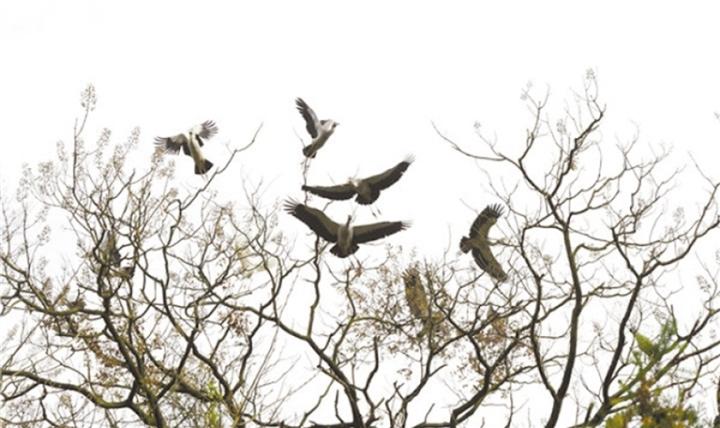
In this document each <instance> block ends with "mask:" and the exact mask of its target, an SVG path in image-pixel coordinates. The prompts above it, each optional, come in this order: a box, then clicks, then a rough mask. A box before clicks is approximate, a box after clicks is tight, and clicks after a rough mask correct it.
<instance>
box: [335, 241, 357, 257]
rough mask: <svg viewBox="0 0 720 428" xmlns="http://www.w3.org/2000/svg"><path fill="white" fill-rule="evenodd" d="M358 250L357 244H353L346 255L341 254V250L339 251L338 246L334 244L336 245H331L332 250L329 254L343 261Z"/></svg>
mask: <svg viewBox="0 0 720 428" xmlns="http://www.w3.org/2000/svg"><path fill="white" fill-rule="evenodd" d="M358 248H360V247H358V245H357V244H353V245H352V247H350V251H348V252H347V253H343V252H342V250H340V246H339V245H337V244H336V245H333V247H332V248H330V252H331V253H332V254H334V255H336V256H338V257H340V258H341V259H344V258H345V257H347V256H349V255H351V254H354V253H355V251H357V250H358Z"/></svg>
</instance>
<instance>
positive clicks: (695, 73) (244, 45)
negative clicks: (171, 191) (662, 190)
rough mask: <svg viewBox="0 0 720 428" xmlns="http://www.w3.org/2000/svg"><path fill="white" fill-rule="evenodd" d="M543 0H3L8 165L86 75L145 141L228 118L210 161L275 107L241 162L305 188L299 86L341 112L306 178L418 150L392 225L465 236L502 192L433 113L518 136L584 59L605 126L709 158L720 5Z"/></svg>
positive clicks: (717, 96) (67, 122) (321, 109)
mask: <svg viewBox="0 0 720 428" xmlns="http://www.w3.org/2000/svg"><path fill="white" fill-rule="evenodd" d="M470 3H474V5H470ZM537 3H539V2H484V3H483V2H446V1H443V2H439V1H438V2H418V1H412V2H380V1H377V2H376V1H365V2H361V3H354V4H350V3H348V2H337V1H309V2H307V1H304V2H290V1H288V2H278V1H267V2H243V4H242V5H240V2H217V1H203V2H184V1H167V2H146V1H123V2H113V3H112V4H110V3H109V2H97V1H69V2H57V1H35V0H33V1H27V0H23V1H4V2H2V3H0V54H1V57H2V67H1V68H0V70H1V71H0V77H1V78H0V117H2V120H3V123H4V124H5V127H4V130H5V135H4V140H5V143H4V147H5V150H4V151H3V156H2V157H0V178H2V179H3V181H4V182H5V183H6V184H9V183H13V182H14V180H15V177H16V176H17V171H18V170H19V168H20V165H21V163H22V162H35V161H38V160H42V159H44V158H45V159H46V158H51V157H52V156H53V155H54V150H55V143H56V141H57V140H59V139H64V140H66V141H68V140H69V139H70V136H71V131H72V124H73V119H74V117H75V116H76V115H77V114H78V113H79V106H78V99H79V93H80V91H81V90H82V89H83V88H84V86H85V85H86V84H87V83H93V84H94V85H95V86H96V88H97V92H98V96H99V104H98V108H97V111H96V113H95V115H94V118H93V120H92V122H91V127H90V133H89V136H90V137H93V136H94V135H96V133H97V132H99V129H101V128H102V127H109V128H111V129H112V130H113V132H114V136H115V138H116V139H117V141H122V140H124V139H125V138H126V136H127V135H128V134H129V132H130V130H131V129H132V128H133V127H134V126H140V127H141V129H142V140H141V142H142V144H144V145H145V146H147V147H146V148H144V150H147V153H148V156H149V154H150V153H151V151H152V147H151V146H152V138H153V137H154V136H155V135H168V134H172V133H176V132H179V131H183V130H185V129H186V128H188V127H189V126H192V125H194V124H195V123H198V122H200V121H203V120H205V119H213V120H215V121H216V122H217V123H218V125H219V127H220V130H221V134H220V136H219V138H217V139H216V140H217V141H218V142H217V143H216V142H213V144H209V145H208V157H209V158H210V159H211V160H213V161H214V162H215V163H216V164H217V163H218V161H222V160H223V157H224V156H226V155H227V150H226V149H225V148H224V147H223V144H222V143H224V142H226V141H228V142H230V145H231V146H240V145H243V144H245V143H246V142H247V140H248V139H249V137H250V135H251V134H252V132H253V131H254V129H255V128H256V127H257V126H258V125H259V124H260V123H261V122H264V123H265V126H264V129H263V131H262V133H261V136H260V139H259V142H258V144H257V145H256V146H255V147H254V148H253V149H251V150H250V151H248V152H247V153H246V154H244V155H243V157H242V158H241V159H239V162H238V164H237V166H236V168H235V169H234V170H232V174H236V177H237V178H238V180H239V179H240V178H241V177H249V178H250V179H253V180H259V179H260V178H263V179H264V181H265V183H267V186H268V187H269V194H270V195H272V197H275V196H281V195H283V194H287V195H290V196H300V192H299V188H298V185H299V175H298V171H299V163H300V161H301V155H300V153H299V150H300V145H299V144H300V143H299V141H298V139H297V136H296V133H297V134H298V135H301V136H303V137H306V136H307V135H306V133H305V131H304V126H303V123H302V120H301V118H300V116H299V115H298V114H297V112H296V111H295V109H294V105H293V99H294V98H295V97H297V96H302V97H304V98H305V99H306V101H308V103H309V104H310V105H311V106H313V107H314V109H315V110H316V112H317V113H318V115H319V116H321V117H325V118H333V119H335V120H337V121H339V122H340V123H341V125H340V126H339V127H338V129H337V131H336V133H335V135H334V136H333V137H332V138H331V140H330V142H329V143H328V145H327V146H326V147H325V148H324V149H323V151H322V152H321V155H319V156H318V159H317V160H316V161H315V163H314V164H313V167H312V170H311V172H310V177H309V181H310V182H312V183H313V184H326V183H329V182H332V181H335V182H339V181H343V180H345V179H347V178H348V177H349V176H351V175H354V174H359V175H367V174H372V173H375V172H378V171H380V170H383V169H385V168H387V167H389V166H391V165H393V164H394V163H396V162H398V161H399V160H400V159H402V157H404V156H405V155H406V154H408V153H414V154H415V155H416V157H417V162H416V164H415V165H413V166H412V167H411V169H410V170H409V172H408V174H407V175H406V177H405V178H403V180H402V181H401V182H400V183H398V184H397V185H396V186H397V187H396V188H394V189H391V191H389V192H388V193H387V194H386V195H384V196H385V197H384V198H381V200H380V201H379V202H380V205H379V207H380V209H381V210H382V213H383V217H384V218H388V219H406V218H407V219H412V220H414V221H415V227H414V229H415V231H413V233H410V232H408V233H407V234H406V238H401V237H397V239H398V240H400V242H403V243H406V244H408V245H413V242H416V241H417V239H418V234H420V235H422V236H423V237H426V236H430V235H428V234H432V233H435V235H433V236H435V238H433V239H442V236H447V230H448V226H451V230H452V236H453V238H452V239H453V240H454V239H456V238H459V234H460V233H462V232H464V231H465V229H466V228H467V224H464V223H468V222H469V221H471V219H472V218H471V217H472V216H473V213H472V212H471V211H470V209H469V208H467V207H466V206H465V205H464V204H463V202H466V203H467V204H469V205H471V206H473V207H475V209H478V210H479V209H481V208H482V207H484V205H485V204H487V203H490V202H494V201H493V200H490V199H488V195H487V194H486V193H484V192H483V191H482V190H481V188H480V187H479V186H478V182H479V181H480V180H481V179H482V178H483V176H482V174H480V173H479V172H478V170H477V166H476V165H474V164H473V163H472V162H470V161H468V160H467V159H464V158H461V157H460V156H459V155H457V154H456V153H454V152H452V151H451V150H450V149H449V148H448V147H447V146H446V145H444V144H443V143H442V142H441V140H440V139H439V138H438V137H437V135H436V134H435V133H434V132H433V130H432V128H431V125H430V122H431V120H432V121H435V122H436V123H437V124H438V126H439V127H440V128H441V129H442V130H443V131H445V132H447V133H448V134H449V135H450V136H452V137H454V138H457V139H458V141H459V142H462V143H463V144H467V145H468V147H472V145H473V144H477V141H476V140H475V139H474V138H473V129H472V125H473V123H474V122H475V121H479V122H480V123H481V124H482V126H483V129H484V130H485V131H486V132H488V133H489V134H490V135H492V134H493V133H495V134H497V136H498V141H499V143H500V144H503V145H506V147H513V146H515V145H517V144H518V143H521V142H522V137H523V135H524V129H525V127H526V126H527V125H528V123H529V117H528V114H527V111H526V109H525V106H524V104H523V102H522V101H520V98H519V95H520V92H521V89H522V88H523V87H524V86H525V84H526V83H527V82H528V81H532V82H533V84H534V88H537V90H538V94H541V93H542V92H543V91H544V90H545V88H546V87H550V88H551V92H552V95H553V97H554V98H553V99H554V100H555V101H556V103H557V106H558V107H561V106H562V102H563V101H564V100H565V99H567V98H569V97H570V95H571V92H570V90H571V89H576V90H577V89H580V88H581V84H582V79H583V77H584V75H585V71H586V70H587V69H589V68H592V69H594V70H595V71H596V73H597V76H598V80H599V82H600V91H601V92H600V93H601V99H602V100H603V101H604V102H605V103H606V104H607V106H608V116H607V123H606V124H605V125H604V127H603V128H602V130H603V136H604V137H605V138H606V139H608V142H609V143H612V144H614V142H615V139H616V138H619V139H626V138H627V137H629V136H630V134H631V132H632V127H633V126H634V124H636V125H637V126H638V127H639V129H640V131H641V137H642V138H643V141H645V142H646V143H647V144H660V143H667V144H672V145H673V146H674V147H675V148H676V149H679V150H680V151H685V150H688V151H692V152H693V153H695V154H696V155H697V156H698V157H699V158H702V159H706V160H707V162H708V164H707V165H706V166H708V167H712V166H714V164H715V162H716V161H715V159H716V157H715V156H714V155H716V154H717V149H716V148H717V147H718V139H719V138H718V137H720V123H719V122H718V121H717V119H716V118H715V117H714V115H713V114H714V112H715V111H718V110H720V60H719V59H718V58H719V56H718V55H717V41H718V40H720V26H718V25H717V22H716V19H717V16H719V15H718V13H717V12H718V11H717V10H714V8H709V7H704V8H703V7H701V6H700V3H698V4H696V5H693V6H689V5H687V6H686V7H682V8H680V7H669V6H663V5H662V4H659V3H660V2H653V4H652V5H651V6H650V7H646V6H641V5H638V4H635V3H633V4H629V3H628V2H602V3H600V2H592V3H591V2H580V1H565V2H561V1H553V2H543V3H545V5H539V4H537ZM101 4H102V6H101ZM703 4H708V3H703ZM558 112H559V111H558ZM680 154H682V152H680ZM178 163H179V164H180V165H182V164H183V163H185V164H187V166H186V168H185V169H184V170H183V169H182V168H181V177H180V179H182V180H187V182H188V183H190V184H189V185H192V183H197V178H196V177H195V176H193V175H192V170H191V168H192V166H191V162H189V159H182V158H180V159H178ZM433 185H436V186H437V187H433ZM448 189H452V191H448ZM228 191H230V190H228ZM392 195H394V196H392ZM408 195H413V203H408V199H407V196H408ZM421 196H424V198H421ZM268 202H271V201H268ZM341 211H343V208H338V209H334V211H333V212H332V214H334V215H336V216H344V215H345V214H346V213H345V212H341ZM448 211H449V212H451V213H452V214H447V212H448ZM358 215H359V216H360V218H361V219H360V220H361V221H362V220H363V219H367V218H371V217H369V212H366V211H362V210H360V211H359V212H358ZM465 219H467V220H465ZM460 221H462V223H463V224H456V223H458V222H460Z"/></svg>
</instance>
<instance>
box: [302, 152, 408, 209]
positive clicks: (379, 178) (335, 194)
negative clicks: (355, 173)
mask: <svg viewBox="0 0 720 428" xmlns="http://www.w3.org/2000/svg"><path fill="white" fill-rule="evenodd" d="M413 160H415V159H414V158H413V157H412V156H408V157H407V158H405V160H403V161H402V162H400V163H399V164H397V165H395V166H394V167H392V168H390V169H388V170H387V171H385V172H381V173H380V174H377V175H373V176H372V177H367V178H362V179H355V178H351V179H350V181H348V182H347V183H345V184H339V185H337V186H302V190H305V191H307V192H310V193H313V194H315V195H318V196H321V197H323V198H327V199H332V200H336V201H338V200H344V199H350V198H352V197H353V196H355V195H357V197H356V198H355V200H356V201H357V202H358V203H359V204H362V205H369V204H372V203H373V202H375V201H376V200H377V198H378V197H379V196H380V191H381V190H385V189H387V188H388V187H390V186H392V185H393V184H395V183H396V182H397V181H398V180H400V177H402V176H403V174H404V173H405V171H406V170H407V169H408V167H409V166H410V164H411V163H412V162H413Z"/></svg>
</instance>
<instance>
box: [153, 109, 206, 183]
mask: <svg viewBox="0 0 720 428" xmlns="http://www.w3.org/2000/svg"><path fill="white" fill-rule="evenodd" d="M217 132H218V127H217V125H215V122H213V121H212V120H206V121H205V122H203V123H201V124H200V125H196V126H193V127H192V128H190V129H189V130H188V132H187V133H183V134H177V135H174V136H172V137H155V146H156V147H157V148H158V149H159V150H161V151H163V152H164V153H170V154H174V155H176V154H178V153H180V150H181V149H182V152H183V154H185V155H187V156H190V157H192V159H193V161H194V162H195V174H198V175H201V174H205V173H207V172H208V171H210V168H212V167H213V163H212V162H210V161H209V160H208V159H206V158H205V156H203V153H202V150H201V147H202V146H204V145H205V143H204V140H207V139H209V138H212V137H213V136H214V135H215V134H217Z"/></svg>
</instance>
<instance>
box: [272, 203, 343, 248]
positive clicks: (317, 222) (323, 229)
mask: <svg viewBox="0 0 720 428" xmlns="http://www.w3.org/2000/svg"><path fill="white" fill-rule="evenodd" d="M285 211H287V212H288V213H290V214H291V215H293V216H294V217H295V218H297V219H298V220H300V221H302V222H303V223H305V224H306V225H307V227H309V228H310V229H311V230H312V231H313V232H315V233H316V234H317V235H318V236H320V237H321V238H322V239H324V240H326V241H328V242H335V241H337V230H338V228H339V227H340V225H339V224H337V223H335V222H334V221H332V220H330V218H328V216H326V215H325V213H323V212H322V211H320V210H318V209H316V208H311V207H309V206H307V205H305V204H300V203H298V202H296V201H293V200H288V201H286V202H285Z"/></svg>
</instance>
